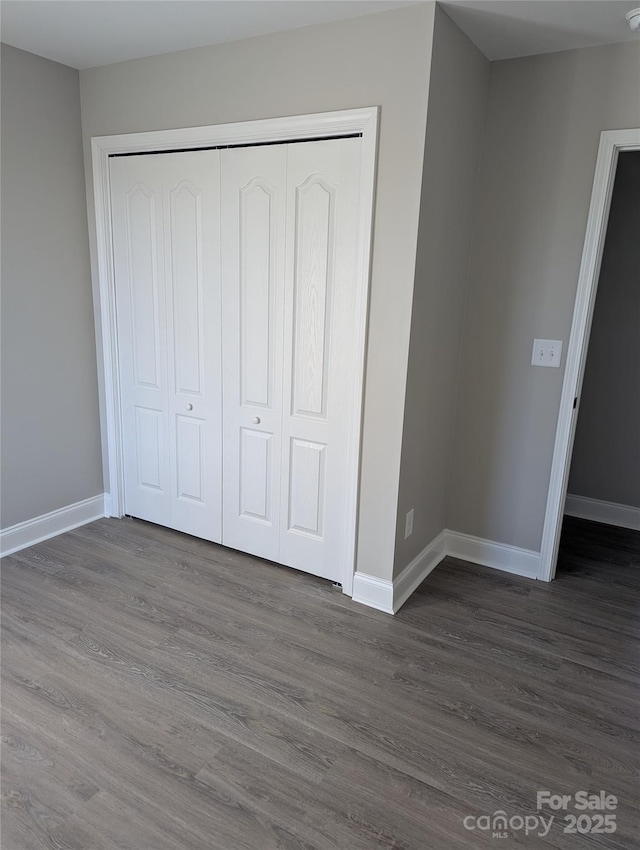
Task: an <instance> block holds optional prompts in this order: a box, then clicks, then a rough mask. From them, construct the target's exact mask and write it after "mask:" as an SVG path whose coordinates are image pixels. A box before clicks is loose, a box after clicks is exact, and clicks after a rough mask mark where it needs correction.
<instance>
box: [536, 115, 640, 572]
mask: <svg viewBox="0 0 640 850" xmlns="http://www.w3.org/2000/svg"><path fill="white" fill-rule="evenodd" d="M633 150H640V129H633V130H605V131H604V132H603V133H602V134H601V136H600V147H599V149H598V158H597V160H596V171H595V177H594V181H593V190H592V193H591V205H590V207H589V218H588V220H587V231H586V236H585V241H584V249H583V252H582V262H581V265H580V276H579V278H578V290H577V293H576V301H575V307H574V310H573V321H572V324H571V334H570V336H569V345H568V349H567V361H566V365H565V372H564V382H563V385H562V396H561V399H560V412H559V414H558V425H557V429H556V442H555V447H554V450H553V461H552V464H551V478H550V481H549V492H548V496H547V509H546V512H545V517H544V526H543V531H542V545H541V547H540V572H539V575H538V578H539V579H541V580H542V581H551V580H552V579H553V577H554V576H555V573H556V562H557V559H558V546H559V544H560V532H561V529H562V517H563V514H564V503H565V499H566V498H567V486H568V483H569V469H570V466H571V454H572V451H573V440H574V436H575V430H576V422H577V419H578V409H579V406H580V405H579V401H578V403H577V404H576V408H575V409H574V406H573V405H574V399H578V400H579V399H580V393H581V390H582V380H583V378H584V368H585V363H586V359H587V349H588V347H589V336H590V333H591V322H592V319H593V308H594V305H595V300H596V291H597V289H598V279H599V277H600V265H601V263H602V253H603V250H604V242H605V238H606V235H607V224H608V221H609V209H610V206H611V196H612V194H613V183H614V180H615V174H616V166H617V164H618V154H619V153H620V152H621V151H633Z"/></svg>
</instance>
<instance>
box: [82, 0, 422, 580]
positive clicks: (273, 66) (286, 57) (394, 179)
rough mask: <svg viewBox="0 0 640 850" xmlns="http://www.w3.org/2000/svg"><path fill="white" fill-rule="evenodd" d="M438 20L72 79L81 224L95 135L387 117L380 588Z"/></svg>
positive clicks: (406, 19) (375, 340) (363, 25)
mask: <svg viewBox="0 0 640 850" xmlns="http://www.w3.org/2000/svg"><path fill="white" fill-rule="evenodd" d="M434 12H435V4H433V3H429V4H424V5H419V6H413V7H407V8H403V9H400V10H392V11H390V12H386V13H382V14H377V15H368V16H363V17H360V18H355V19H353V20H350V21H342V22H339V23H332V24H326V25H321V26H313V27H307V28H305V29H298V30H295V31H293V32H284V33H278V34H275V35H269V36H263V37H259V38H252V39H247V40H245V41H239V42H235V43H231V44H222V45H217V46H213V47H205V48H198V49H195V50H185V51H180V52H178V53H172V54H168V55H164V56H155V57H150V58H147V59H140V60H135V61H131V62H123V63H120V64H116V65H110V66H106V67H102V68H94V69H91V70H88V71H82V72H81V74H80V88H81V97H82V122H83V131H84V140H85V167H86V169H87V170H86V174H87V184H88V186H87V188H88V197H89V205H90V210H91V213H90V216H89V221H90V222H92V218H93V208H92V187H91V185H90V181H91V172H90V138H91V136H95V135H109V134H113V133H126V132H133V131H142V130H154V129H161V128H173V127H189V126H195V125H203V124H216V123H223V122H230V121H242V120H247V119H253V118H266V117H273V116H281V115H296V114H300V113H308V112H321V111H327V110H334V109H345V108H351V107H359V106H373V105H380V106H381V107H382V115H381V125H380V140H379V152H378V183H377V199H376V209H375V245H374V250H373V270H372V286H371V301H370V313H369V342H368V361H367V377H366V387H365V409H364V433H363V444H362V475H361V502H360V514H359V543H358V559H357V565H358V569H359V570H362V571H364V572H367V573H370V574H373V575H376V576H379V577H381V578H390V577H391V573H392V569H393V558H394V546H395V531H396V516H397V504H398V480H399V468H400V449H401V441H402V418H403V417H402V414H403V410H404V398H405V382H406V369H407V356H408V347H409V330H410V316H411V299H412V295H413V281H414V271H415V255H416V242H417V229H418V210H419V203H420V181H421V175H422V159H423V153H424V137H425V125H426V112H427V92H428V85H429V66H430V59H431V40H432V30H433V16H434ZM90 239H91V241H92V245H95V234H94V232H93V226H90ZM94 256H95V251H94ZM95 280H96V277H95V275H94V282H95Z"/></svg>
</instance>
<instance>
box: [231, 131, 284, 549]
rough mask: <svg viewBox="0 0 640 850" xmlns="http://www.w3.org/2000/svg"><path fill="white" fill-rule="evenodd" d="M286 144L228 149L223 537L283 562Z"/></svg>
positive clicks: (232, 542) (235, 546)
mask: <svg viewBox="0 0 640 850" xmlns="http://www.w3.org/2000/svg"><path fill="white" fill-rule="evenodd" d="M286 160H287V151H286V146H285V145H276V146H268V147H255V148H237V149H233V150H226V151H223V152H222V158H221V163H222V193H221V206H222V209H223V210H224V215H223V219H222V288H223V296H222V297H223V332H222V333H223V351H224V365H223V371H224V496H223V499H224V526H223V540H224V543H225V545H226V546H232V547H234V548H236V549H241V550H243V551H245V552H250V553H252V554H254V555H260V556H262V557H264V558H270V559H272V560H277V558H278V548H279V541H278V535H279V499H280V467H281V453H282V452H281V436H280V435H281V426H280V421H281V410H282V341H283V332H284V331H283V276H284V250H285V245H284V235H285V228H284V216H285V188H286Z"/></svg>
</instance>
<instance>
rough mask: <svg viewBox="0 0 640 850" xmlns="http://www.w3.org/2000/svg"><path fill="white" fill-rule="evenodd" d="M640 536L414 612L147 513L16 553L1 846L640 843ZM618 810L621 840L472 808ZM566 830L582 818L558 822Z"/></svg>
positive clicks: (20, 849)
mask: <svg viewBox="0 0 640 850" xmlns="http://www.w3.org/2000/svg"><path fill="white" fill-rule="evenodd" d="M639 588H640V534H639V533H636V532H631V531H628V532H627V531H622V530H619V529H612V528H607V527H606V526H601V525H596V524H593V523H587V522H583V521H579V520H567V522H566V535H565V538H564V542H563V547H562V553H561V558H560V566H559V568H558V578H557V580H556V581H555V582H553V583H552V584H550V585H545V584H543V583H539V582H535V581H530V580H526V579H521V578H517V577H512V576H509V575H507V574H505V573H501V572H497V571H493V570H490V569H485V568H481V567H477V566H473V565H470V564H466V563H464V562H462V561H456V560H453V559H447V560H446V561H444V562H443V563H442V564H441V565H440V566H439V567H438V568H437V569H436V570H435V572H434V573H432V575H431V576H429V578H428V579H427V580H426V582H425V583H424V584H423V585H422V587H421V588H420V589H419V591H418V592H417V593H416V594H415V595H414V596H413V597H412V598H411V599H410V600H409V601H408V602H407V604H406V605H405V606H404V608H403V609H402V610H401V611H400V613H399V614H397V615H396V616H395V617H390V616H387V615H385V614H382V613H379V612H376V611H373V610H371V609H368V608H365V607H363V606H360V605H357V604H356V603H354V602H352V601H351V600H350V599H348V598H347V597H345V596H344V595H342V594H341V593H340V592H339V591H338V590H336V589H335V588H332V587H331V585H330V584H329V583H328V582H325V581H321V580H319V579H315V578H313V577H310V576H306V575H304V574H301V573H297V572H295V571H293V570H288V569H285V568H282V567H276V566H274V565H271V564H268V563H265V562H262V561H259V560H257V559H254V558H251V557H248V556H244V555H241V554H239V553H237V552H234V551H232V550H229V549H224V548H222V547H218V546H213V545H212V544H208V543H205V542H202V541H199V540H196V539H193V538H190V537H187V536H185V535H181V534H178V533H174V532H172V531H169V530H166V529H162V528H158V527H155V526H153V525H149V524H146V523H142V522H138V521H135V520H101V521H99V522H96V523H93V524H92V525H89V526H85V527H84V528H80V529H78V530H76V531H73V532H70V533H68V534H65V535H63V536H61V537H58V538H56V539H53V540H49V541H47V542H44V543H41V544H39V545H37V546H35V547H33V548H31V549H28V550H24V551H22V552H19V553H17V554H15V555H13V556H11V557H8V558H6V559H4V562H3V580H2V597H3V623H2V624H3V633H4V636H3V658H2V662H3V665H2V666H3V683H4V686H3V693H2V703H3V706H2V707H3V715H2V737H3V787H2V791H3V812H2V814H3V817H2V848H3V850H32V848H33V850H36V848H56V850H98V849H99V850H105V849H106V848H108V850H112V849H113V848H118V850H125V848H126V850H205V849H206V850H271V848H287V850H289V849H290V850H294V848H295V850H333V848H340V850H377V848H393V850H401V849H402V850H431V849H432V848H434V850H440V848H443V850H457V848H475V847H478V848H483V847H496V846H498V847H526V848H536V847H545V848H546V847H555V848H576V850H578V848H586V847H594V848H596V847H597V848H631V847H637V846H638V843H637V841H638V808H637V804H638V799H639V797H640V780H639V776H640V765H639V752H640V748H639V739H640V716H639V715H640V711H639V708H640V701H639V691H638V670H639V667H640V653H639V647H640V642H639V640H638V638H639V628H638V616H637V615H638V602H639V598H640V593H639ZM538 789H541V790H542V789H546V790H550V791H553V792H556V793H569V794H573V793H575V792H576V791H578V790H587V791H590V792H597V791H599V790H601V789H603V790H605V791H607V792H608V793H610V794H615V795H616V796H617V797H618V800H619V805H618V808H617V810H616V816H617V831H616V832H615V833H613V834H591V835H579V834H576V835H569V834H565V833H563V830H562V826H561V824H560V823H559V822H558V823H554V825H553V826H552V828H551V831H550V832H549V834H548V836H547V837H546V838H544V839H542V838H539V837H536V836H535V835H529V836H528V837H526V836H525V835H524V833H523V831H522V830H518V829H514V830H511V831H510V832H509V835H508V837H506V838H501V839H497V838H492V836H491V833H490V832H487V831H483V830H479V829H476V830H473V831H471V830H467V829H465V828H464V826H463V818H465V817H467V816H471V817H473V818H475V817H478V816H481V815H483V814H492V813H493V812H495V811H496V810H504V811H505V812H506V813H507V816H509V817H513V816H515V815H521V816H526V815H532V814H535V813H536V791H537V790H538ZM560 814H561V815H562V814H563V813H560Z"/></svg>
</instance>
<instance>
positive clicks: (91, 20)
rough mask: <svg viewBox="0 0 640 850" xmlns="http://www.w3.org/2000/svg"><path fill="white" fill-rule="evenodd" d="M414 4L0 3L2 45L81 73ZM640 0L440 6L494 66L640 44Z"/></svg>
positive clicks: (398, 0)
mask: <svg viewBox="0 0 640 850" xmlns="http://www.w3.org/2000/svg"><path fill="white" fill-rule="evenodd" d="M413 2H415V0H406V2H404V1H403V0H2V4H1V12H2V20H1V31H0V32H1V36H2V41H4V42H7V43H8V44H12V45H14V46H15V47H20V48H22V49H23V50H28V51H30V52H31V53H37V54H38V55H40V56H44V57H46V58H47V59H53V60H54V61H56V62H61V63H63V64H64V65H70V66H72V67H74V68H91V67H95V66H97V65H109V64H111V63H113V62H122V61H124V60H127V59H135V58H139V57H142V56H153V55H157V54H160V53H170V52H172V51H174V50H184V49H186V48H190V47H201V46H203V45H205V44H219V43H221V42H226V41H236V40H238V39H242V38H249V37H251V36H256V35H265V34H267V33H273V32H279V31H282V30H291V29H297V28H298V27H303V26H310V25H312V24H319V23H326V22H329V21H339V20H345V19H347V18H354V17H357V16H359V15H367V14H371V13H374V12H381V11H386V10H387V9H391V8H398V7H399V6H406V5H412V3H413ZM639 3H640V0H630V2H629V0H442V2H441V5H443V6H444V7H445V9H446V10H447V13H448V14H449V15H450V16H451V18H453V20H454V21H455V22H456V23H457V24H458V26H459V27H460V28H461V29H462V30H463V31H464V32H465V33H466V34H467V35H468V36H469V38H471V40H472V41H473V42H474V43H475V44H476V45H477V46H478V47H479V48H480V49H481V50H482V51H483V53H484V54H485V55H486V56H487V57H488V58H489V59H492V60H493V59H506V58H512V57H516V56H527V55H531V54H535V53H549V52H552V51H556V50H569V49H572V48H576V47H587V46H591V45H596V44H609V43H612V42H621V41H627V40H634V39H635V40H640V37H639V36H638V34H634V33H632V32H631V30H630V29H629V26H628V24H627V22H626V21H625V17H624V16H625V13H626V12H628V11H629V10H630V9H632V8H634V7H635V6H637V5H638V4H639Z"/></svg>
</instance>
